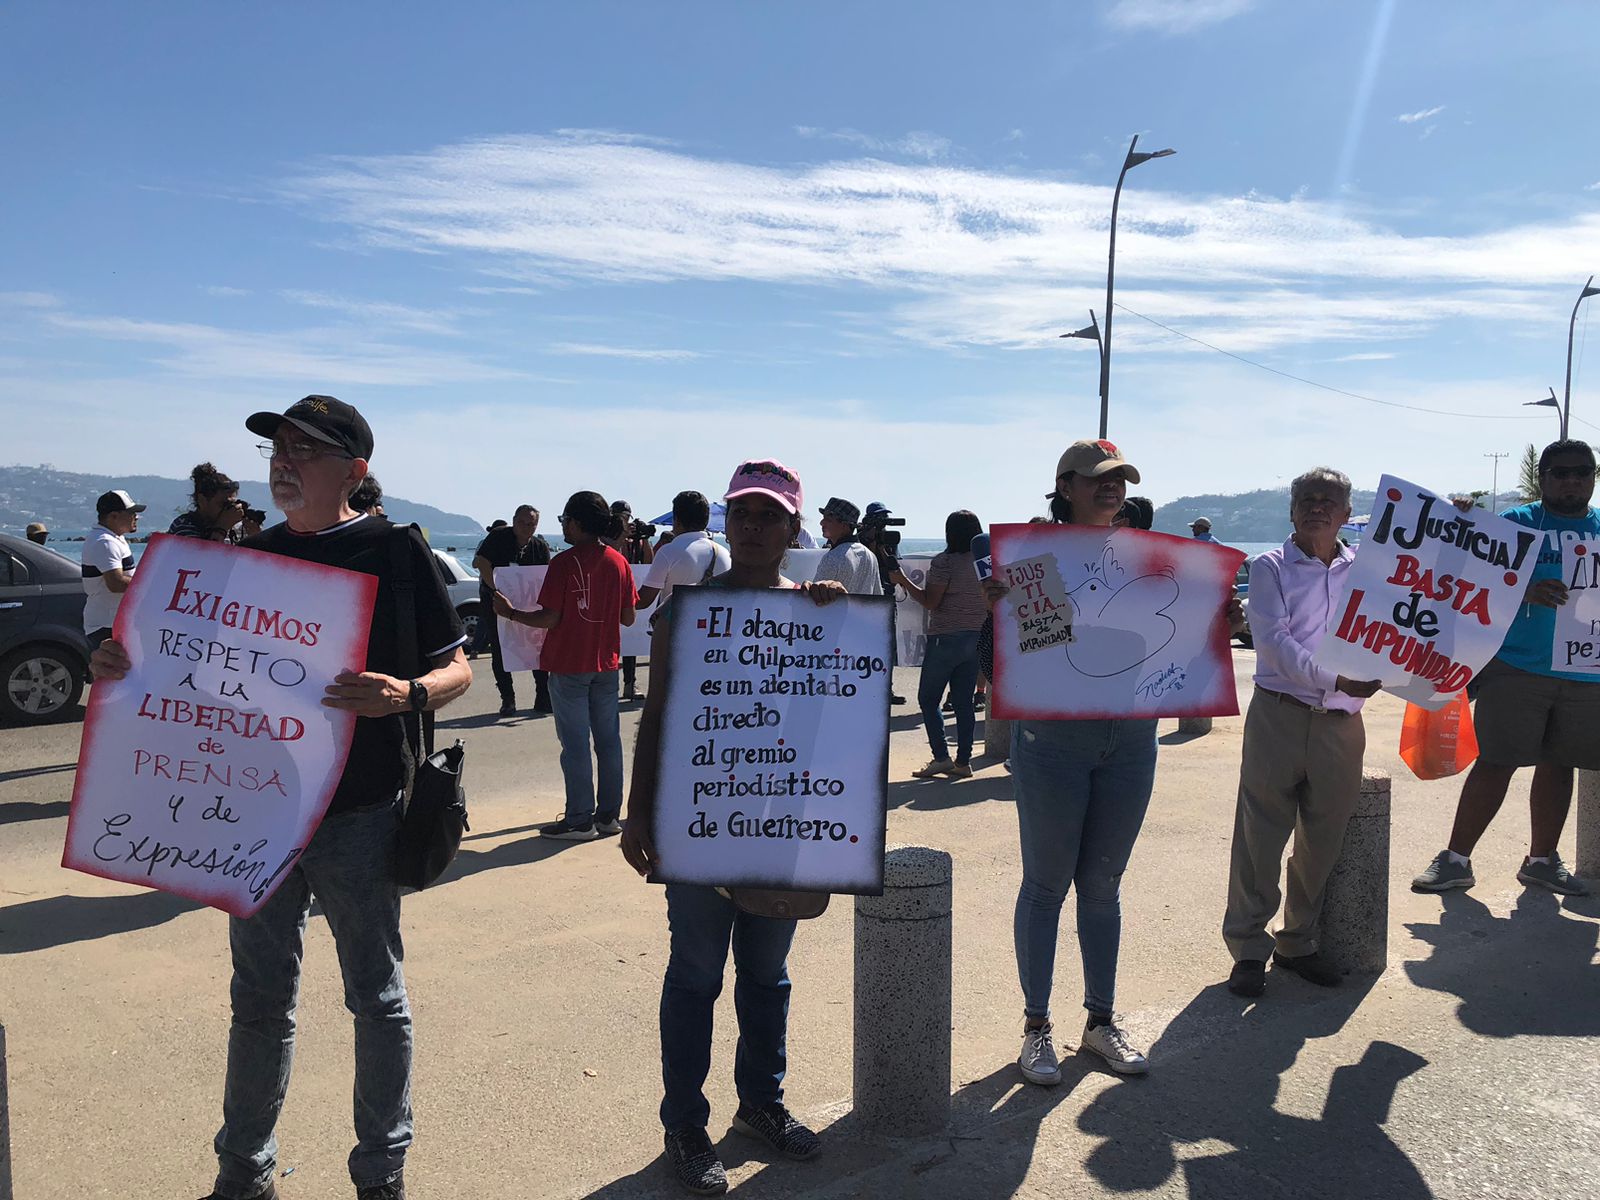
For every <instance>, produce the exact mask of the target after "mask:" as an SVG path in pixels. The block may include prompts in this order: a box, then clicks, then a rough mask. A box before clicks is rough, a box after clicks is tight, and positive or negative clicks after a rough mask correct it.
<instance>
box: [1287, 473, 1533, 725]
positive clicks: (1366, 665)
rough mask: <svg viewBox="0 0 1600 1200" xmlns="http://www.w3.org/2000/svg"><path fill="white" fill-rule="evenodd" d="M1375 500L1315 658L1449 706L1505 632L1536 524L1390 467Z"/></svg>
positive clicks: (1523, 584)
mask: <svg viewBox="0 0 1600 1200" xmlns="http://www.w3.org/2000/svg"><path fill="white" fill-rule="evenodd" d="M1377 504H1378V507H1377V509H1376V510H1375V511H1374V512H1373V514H1372V520H1371V522H1370V523H1369V524H1368V525H1367V530H1366V535H1365V536H1364V537H1363V538H1362V540H1361V545H1360V547H1359V548H1358V549H1357V551H1356V560H1355V562H1354V563H1352V564H1351V566H1350V570H1349V571H1348V572H1346V574H1345V588H1344V593H1343V595H1342V596H1341V597H1340V598H1339V601H1338V602H1337V604H1336V605H1335V606H1334V612H1335V614H1336V615H1335V618H1334V624H1333V627H1332V628H1331V629H1329V631H1328V636H1327V637H1325V638H1323V640H1322V644H1321V645H1320V646H1319V647H1318V648H1317V652H1316V654H1315V655H1314V656H1313V661H1314V662H1315V663H1316V664H1317V665H1318V666H1320V667H1325V668H1327V669H1328V670H1329V671H1332V672H1334V673H1335V674H1337V675H1343V676H1345V677H1346V678H1348V679H1359V680H1367V679H1376V680H1379V681H1381V682H1382V684H1383V687H1384V690H1385V691H1388V692H1392V693H1394V694H1395V695H1396V696H1399V697H1400V698H1401V699H1403V700H1409V701H1410V702H1411V703H1412V704H1415V705H1418V706H1419V707H1421V708H1427V709H1439V708H1443V707H1444V706H1445V705H1446V704H1448V703H1449V702H1450V701H1451V700H1452V699H1453V698H1454V697H1455V696H1457V695H1458V694H1459V693H1460V692H1461V689H1462V688H1464V687H1466V686H1467V684H1468V683H1470V682H1471V681H1472V679H1473V678H1474V677H1475V676H1476V675H1477V674H1478V672H1479V671H1481V670H1482V669H1483V668H1484V666H1485V665H1486V664H1487V663H1488V661H1489V660H1490V659H1491V658H1493V657H1494V653H1495V651H1497V650H1498V649H1500V643H1501V642H1503V641H1504V640H1505V636H1506V631H1507V630H1508V629H1510V627H1511V622H1512V620H1513V619H1514V618H1515V617H1516V615H1517V609H1518V607H1519V606H1520V605H1521V604H1522V598H1523V593H1524V592H1526V591H1527V587H1528V580H1529V579H1530V578H1532V575H1533V567H1534V547H1535V545H1536V544H1537V542H1538V540H1539V534H1538V533H1537V532H1536V531H1534V530H1531V529H1526V528H1524V527H1522V526H1521V525H1518V524H1516V523H1515V522H1512V521H1508V520H1506V519H1505V518H1504V517H1498V516H1493V515H1491V514H1489V513H1486V512H1484V511H1483V510H1482V509H1473V510H1472V511H1471V512H1465V513H1464V512H1461V511H1460V510H1458V509H1457V508H1456V507H1455V506H1454V505H1452V504H1451V503H1450V501H1448V500H1445V499H1442V498H1441V497H1439V496H1438V495H1436V494H1435V493H1433V492H1430V491H1428V489H1427V488H1424V487H1419V486H1417V485H1416V484H1414V483H1408V482H1406V481H1405V480H1404V479H1397V478H1395V477H1394V476H1392V475H1385V476H1384V477H1383V478H1382V479H1381V480H1380V481H1379V483H1378V500H1377Z"/></svg>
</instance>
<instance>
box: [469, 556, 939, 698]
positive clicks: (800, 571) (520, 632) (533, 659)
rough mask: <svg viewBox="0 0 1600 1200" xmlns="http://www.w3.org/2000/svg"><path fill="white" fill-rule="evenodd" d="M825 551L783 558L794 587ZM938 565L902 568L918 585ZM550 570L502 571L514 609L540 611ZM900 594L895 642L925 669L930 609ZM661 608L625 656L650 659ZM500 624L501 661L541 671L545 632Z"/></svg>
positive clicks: (910, 561)
mask: <svg viewBox="0 0 1600 1200" xmlns="http://www.w3.org/2000/svg"><path fill="white" fill-rule="evenodd" d="M825 553H826V551H824V550H791V551H789V553H788V554H786V555H785V556H784V559H783V575H784V578H786V579H789V580H791V581H792V582H794V583H809V582H810V581H811V580H812V579H813V578H815V577H816V574H817V564H818V563H819V562H821V561H822V556H823V555H824V554H825ZM932 561H933V558H932V556H931V555H926V554H909V555H906V556H904V557H903V558H901V560H900V567H901V570H903V571H904V572H905V573H906V575H907V577H909V578H910V579H911V581H912V582H913V583H916V584H919V585H920V584H921V583H922V581H923V580H924V579H926V578H927V574H928V564H929V563H930V562H932ZM546 570H548V568H546V567H496V568H495V572H494V582H495V586H496V587H498V588H499V589H500V591H501V593H502V594H504V596H505V598H506V599H507V600H509V601H511V606H512V607H513V608H518V609H521V610H522V611H524V612H531V611H532V610H533V609H535V608H538V607H539V589H540V588H541V587H543V586H544V573H545V571H546ZM649 570H650V568H649V567H645V566H635V567H634V568H633V583H634V586H635V587H642V586H643V585H644V577H645V573H646V572H647V571H649ZM896 595H897V596H898V597H899V601H900V602H899V604H898V605H896V607H895V639H896V641H897V643H898V645H899V649H900V665H901V666H902V667H920V666H921V665H922V656H923V654H924V652H925V650H926V648H927V644H928V610H927V609H925V608H923V607H922V605H920V604H918V603H917V602H916V601H914V600H912V599H911V598H910V597H909V596H907V595H906V594H905V591H904V589H896ZM657 607H659V604H657V605H652V606H651V607H649V608H641V609H640V610H639V613H638V615H637V616H636V617H635V618H634V622H633V624H632V625H625V626H623V629H622V650H621V653H622V654H624V655H631V656H632V657H634V658H649V657H650V618H651V617H652V616H653V615H654V613H655V611H656V608H657ZM495 620H496V621H497V622H498V624H497V626H496V627H497V629H498V630H499V633H500V661H501V664H502V665H503V666H504V667H505V669H506V670H508V671H536V670H538V669H539V651H540V649H541V647H543V646H544V637H545V631H544V630H542V629H533V628H531V627H529V626H527V625H513V624H511V623H510V622H509V621H507V620H505V619H504V618H502V617H496V618H495Z"/></svg>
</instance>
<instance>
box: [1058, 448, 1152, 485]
mask: <svg viewBox="0 0 1600 1200" xmlns="http://www.w3.org/2000/svg"><path fill="white" fill-rule="evenodd" d="M1118 467H1121V468H1122V471H1123V473H1124V474H1125V475H1126V476H1127V479H1128V482H1129V483H1138V482H1139V468H1137V467H1135V466H1134V465H1133V464H1132V463H1130V462H1128V461H1126V460H1125V459H1124V458H1123V457H1122V451H1120V450H1118V449H1117V448H1116V446H1115V445H1114V444H1112V443H1111V442H1108V441H1106V440H1105V438H1101V439H1099V440H1098V441H1090V440H1088V439H1087V438H1086V439H1084V440H1083V441H1081V442H1073V443H1072V445H1070V446H1068V447H1067V452H1066V453H1065V454H1063V455H1062V456H1061V461H1060V462H1058V463H1056V478H1057V479H1060V478H1061V477H1062V476H1063V475H1065V474H1067V472H1069V471H1070V472H1071V473H1072V474H1074V475H1087V476H1089V478H1091V479H1094V478H1098V477H1099V476H1101V475H1104V474H1105V473H1106V472H1107V471H1115V470H1116V469H1117V468H1118Z"/></svg>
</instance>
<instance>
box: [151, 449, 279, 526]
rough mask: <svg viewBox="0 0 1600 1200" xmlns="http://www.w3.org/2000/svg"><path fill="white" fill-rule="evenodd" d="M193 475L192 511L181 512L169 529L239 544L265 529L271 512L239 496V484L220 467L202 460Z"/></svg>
mask: <svg viewBox="0 0 1600 1200" xmlns="http://www.w3.org/2000/svg"><path fill="white" fill-rule="evenodd" d="M189 479H190V481H191V482H192V483H193V484H194V491H193V493H192V494H191V495H190V497H189V502H190V508H189V511H188V512H184V513H179V514H178V516H177V519H176V520H174V521H173V522H172V524H171V525H169V526H168V527H167V532H168V533H171V534H176V535H177V536H178V537H192V538H204V539H205V540H206V541H208V542H223V543H225V544H227V545H229V546H237V545H238V544H239V543H240V542H241V541H243V540H244V539H245V538H247V537H253V536H255V535H256V534H258V533H260V532H261V526H262V525H263V524H264V523H265V522H266V519H267V514H266V513H265V512H264V511H262V510H261V509H259V508H250V507H249V506H248V505H246V504H245V502H244V501H243V500H241V499H239V485H238V484H237V483H235V482H234V481H233V480H232V479H230V478H228V476H226V475H224V474H223V473H222V472H221V471H219V470H217V468H216V467H214V466H212V465H211V464H210V463H208V462H206V463H201V464H200V465H199V466H197V467H196V468H195V469H194V470H192V471H190V472H189Z"/></svg>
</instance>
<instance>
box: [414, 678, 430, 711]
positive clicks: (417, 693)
mask: <svg viewBox="0 0 1600 1200" xmlns="http://www.w3.org/2000/svg"><path fill="white" fill-rule="evenodd" d="M427 707H428V689H427V688H425V687H423V686H422V681H421V680H420V679H413V680H412V681H411V711H412V712H421V711H423V709H425V708H427Z"/></svg>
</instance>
